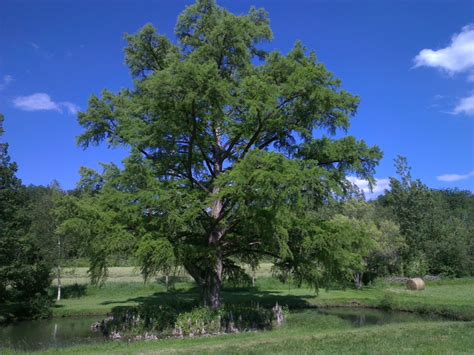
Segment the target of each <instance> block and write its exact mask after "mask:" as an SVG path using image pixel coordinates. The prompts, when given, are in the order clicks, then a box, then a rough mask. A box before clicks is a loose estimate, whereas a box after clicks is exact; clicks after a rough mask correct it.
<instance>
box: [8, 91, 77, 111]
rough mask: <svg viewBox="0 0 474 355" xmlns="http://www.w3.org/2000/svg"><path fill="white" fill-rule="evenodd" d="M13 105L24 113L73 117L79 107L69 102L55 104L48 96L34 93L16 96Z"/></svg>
mask: <svg viewBox="0 0 474 355" xmlns="http://www.w3.org/2000/svg"><path fill="white" fill-rule="evenodd" d="M13 105H14V106H15V107H16V108H19V109H20V110H24V111H56V112H59V113H63V112H64V111H66V112H67V113H69V114H72V115H75V114H76V113H77V112H78V111H79V106H77V105H76V104H73V103H72V102H69V101H61V102H55V101H53V100H52V99H51V97H50V96H49V95H48V94H45V93H35V94H32V95H28V96H18V97H16V98H15V99H13Z"/></svg>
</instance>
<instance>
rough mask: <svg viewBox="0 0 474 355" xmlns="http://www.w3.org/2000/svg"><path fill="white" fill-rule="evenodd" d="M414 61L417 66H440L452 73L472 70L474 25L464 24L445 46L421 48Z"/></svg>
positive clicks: (473, 60)
mask: <svg viewBox="0 0 474 355" xmlns="http://www.w3.org/2000/svg"><path fill="white" fill-rule="evenodd" d="M414 62H415V67H421V66H427V67H433V68H439V69H442V70H445V71H447V72H448V73H450V74H455V73H460V72H466V71H471V70H472V69H473V68H474V25H468V26H464V27H463V28H462V30H461V32H460V33H458V34H454V35H453V36H452V38H451V44H450V45H449V46H447V47H445V48H441V49H438V50H433V49H423V50H421V51H420V53H418V55H417V56H416V57H415V59H414Z"/></svg>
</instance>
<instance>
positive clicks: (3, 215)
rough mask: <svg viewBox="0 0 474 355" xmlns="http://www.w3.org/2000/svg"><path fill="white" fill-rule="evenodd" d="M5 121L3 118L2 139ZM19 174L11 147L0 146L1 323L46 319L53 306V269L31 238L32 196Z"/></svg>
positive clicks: (1, 119)
mask: <svg viewBox="0 0 474 355" xmlns="http://www.w3.org/2000/svg"><path fill="white" fill-rule="evenodd" d="M3 120H4V118H3V115H0V136H1V135H2V134H3ZM16 170H17V166H16V164H15V163H12V162H11V161H10V157H9V155H8V145H7V144H6V143H0V320H1V319H2V318H10V317H17V318H28V317H34V316H37V315H43V314H45V313H47V312H48V306H49V298H48V297H47V288H48V286H49V285H50V283H51V278H50V270H51V265H50V264H49V263H48V260H47V258H45V257H44V256H43V255H42V254H41V252H40V250H38V249H37V248H35V244H34V242H33V241H32V239H31V238H30V236H29V234H28V231H29V228H30V225H31V219H30V217H29V214H28V205H29V200H28V194H27V193H26V190H25V188H24V186H23V185H22V183H21V181H20V180H19V179H18V178H17V177H16Z"/></svg>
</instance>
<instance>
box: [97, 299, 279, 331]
mask: <svg viewBox="0 0 474 355" xmlns="http://www.w3.org/2000/svg"><path fill="white" fill-rule="evenodd" d="M273 318H274V316H273V312H272V311H271V310H270V309H266V308H261V307H253V306H225V307H223V308H222V309H220V310H218V311H215V310H212V309H209V308H206V307H196V308H191V307H190V304H179V303H172V304H167V305H159V306H157V305H154V304H143V305H140V306H138V307H117V308H115V309H114V311H113V313H112V316H111V317H109V318H107V319H105V320H104V321H102V323H101V330H102V332H103V333H104V335H106V336H109V335H111V334H113V333H117V332H119V333H122V334H124V335H125V334H127V335H140V334H143V333H153V334H159V335H161V336H168V335H177V336H194V335H204V334H217V333H221V332H229V333H230V332H238V331H245V330H251V329H269V328H271V327H272V322H273Z"/></svg>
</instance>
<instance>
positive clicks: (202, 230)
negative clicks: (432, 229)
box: [78, 0, 382, 308]
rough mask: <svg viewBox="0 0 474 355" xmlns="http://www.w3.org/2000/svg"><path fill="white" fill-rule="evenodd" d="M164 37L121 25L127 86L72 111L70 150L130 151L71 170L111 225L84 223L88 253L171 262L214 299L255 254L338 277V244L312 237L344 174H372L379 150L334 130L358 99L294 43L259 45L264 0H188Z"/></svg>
mask: <svg viewBox="0 0 474 355" xmlns="http://www.w3.org/2000/svg"><path fill="white" fill-rule="evenodd" d="M175 34H176V39H175V40H171V39H169V38H167V37H166V36H163V35H160V34H158V33H157V31H156V29H155V28H154V27H153V26H152V25H146V26H145V27H144V28H142V29H141V30H140V31H139V32H138V33H137V34H134V35H127V36H126V40H127V42H128V46H127V48H126V49H125V57H126V63H127V65H128V67H129V68H130V72H131V75H132V76H133V78H134V87H133V88H130V89H124V90H121V91H120V92H118V93H112V92H110V91H107V90H105V91H104V92H103V93H102V95H101V96H100V97H98V96H92V97H91V99H90V101H89V106H88V109H87V110H86V111H85V112H82V113H80V114H79V123H80V124H81V125H82V126H83V128H84V132H83V133H82V134H81V136H80V137H79V138H78V142H79V144H80V145H81V146H82V147H84V148H87V147H88V146H90V145H94V144H100V143H102V142H107V143H108V145H109V146H111V147H126V148H128V149H129V151H130V155H129V157H128V158H127V159H126V160H125V161H124V168H123V169H119V168H118V167H117V166H114V165H105V166H104V174H102V175H99V174H96V173H94V172H91V171H85V170H84V173H85V174H84V175H83V179H82V180H81V186H82V187H83V188H84V190H83V191H84V193H86V194H88V196H89V197H88V198H89V199H90V201H91V203H92V201H93V204H94V206H96V207H95V208H96V209H101V211H102V212H101V213H105V212H103V211H107V212H106V213H107V215H108V216H109V218H111V219H112V220H114V216H120V218H117V219H116V220H115V221H120V223H119V224H120V226H121V227H117V226H115V229H114V230H115V232H110V231H109V232H110V233H105V234H103V233H104V229H103V228H102V229H100V228H99V230H97V231H96V232H92V236H95V238H96V243H99V244H100V245H102V247H101V248H99V250H104V255H105V254H106V250H107V248H118V249H120V248H124V249H127V250H132V251H133V252H135V254H136V255H137V257H138V258H139V260H140V261H141V264H142V271H143V273H144V275H145V276H149V275H153V273H155V272H157V271H159V270H161V269H169V268H170V267H172V266H173V265H183V266H184V267H185V269H186V270H187V271H188V273H189V274H190V275H191V276H192V277H193V278H194V279H195V280H196V282H197V283H198V285H199V287H200V290H201V295H202V302H203V303H204V304H205V305H208V306H212V307H214V308H218V307H219V306H220V289H221V285H222V281H223V279H224V278H226V277H236V275H238V274H239V273H241V272H242V269H241V268H240V266H239V265H240V264H239V262H245V263H248V264H250V265H251V266H254V267H255V266H257V264H258V261H259V260H260V259H261V258H262V257H264V256H267V257H271V258H273V259H274V260H275V261H276V262H277V265H279V266H281V267H283V268H285V269H287V270H291V272H292V273H294V275H295V276H300V277H301V278H302V279H304V280H306V281H309V282H311V283H313V284H315V285H318V284H319V283H320V282H321V281H322V280H324V279H327V278H328V277H346V276H347V270H346V269H345V264H344V265H342V264H338V263H337V262H336V261H337V260H338V255H337V253H338V252H339V250H341V248H342V249H344V253H349V252H351V250H350V245H348V246H347V247H344V246H342V247H341V246H340V245H338V243H337V242H336V241H333V242H331V243H329V244H327V243H324V242H323V241H324V240H325V238H326V237H325V234H324V233H323V232H321V229H320V228H319V227H318V224H319V223H320V222H321V221H320V218H318V212H317V211H318V208H319V207H320V206H321V205H323V204H325V203H327V202H328V201H329V200H331V199H338V198H341V196H344V195H345V194H347V193H348V192H349V191H351V190H352V186H351V184H350V183H349V182H348V181H347V180H346V175H347V174H353V175H356V176H359V177H360V178H364V179H368V180H369V182H371V183H373V182H374V180H373V174H374V169H375V167H376V165H377V164H378V161H379V160H380V158H381V156H382V154H381V152H380V150H379V148H378V147H369V146H368V145H367V144H366V143H365V142H364V141H362V140H357V139H356V138H354V137H352V136H345V137H343V138H339V139H336V138H335V137H336V133H338V132H339V133H346V132H347V130H348V129H349V126H350V119H351V117H352V116H353V115H354V114H355V113H356V111H357V107H358V104H359V98H358V97H357V96H354V95H352V94H350V93H348V92H347V91H345V90H343V89H342V86H341V85H342V84H341V81H340V80H339V79H337V78H335V77H334V75H333V74H332V73H331V72H329V71H328V70H327V69H326V67H325V66H324V65H323V64H322V63H320V62H319V61H318V59H317V57H316V54H315V53H314V52H308V51H307V49H306V48H305V47H304V46H303V44H302V43H300V42H297V43H296V44H295V46H294V48H293V49H292V50H291V51H290V52H289V53H288V54H282V53H280V52H277V51H271V52H267V51H265V50H263V49H262V46H261V45H262V44H263V43H264V42H269V41H270V40H271V39H272V36H273V35H272V31H271V29H270V21H269V17H268V14H267V13H266V12H265V11H264V10H263V9H256V8H251V9H250V11H249V12H248V14H246V15H241V16H237V15H234V14H232V13H230V12H228V11H227V10H225V9H224V8H222V7H220V6H218V5H217V4H216V3H215V2H214V1H212V0H198V1H197V2H196V3H195V4H194V5H192V6H189V7H187V8H186V9H185V10H184V11H183V13H182V14H181V15H180V16H179V18H178V22H177V25H176V29H175ZM97 206H98V207H97ZM91 213H92V212H91ZM78 223H79V222H78ZM104 228H105V227H104ZM328 238H329V237H328ZM329 239H330V238H329ZM303 246H305V248H307V249H305V250H303V249H304V248H303ZM341 251H342V250H341ZM101 255H102V254H101ZM346 255H347V254H346ZM96 256H97V255H96ZM102 256H103V255H102ZM93 265H98V267H99V268H104V267H105V266H106V264H105V263H97V262H96V263H94V264H93ZM303 266H304V268H303ZM96 274H98V275H101V274H102V273H101V272H96Z"/></svg>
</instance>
